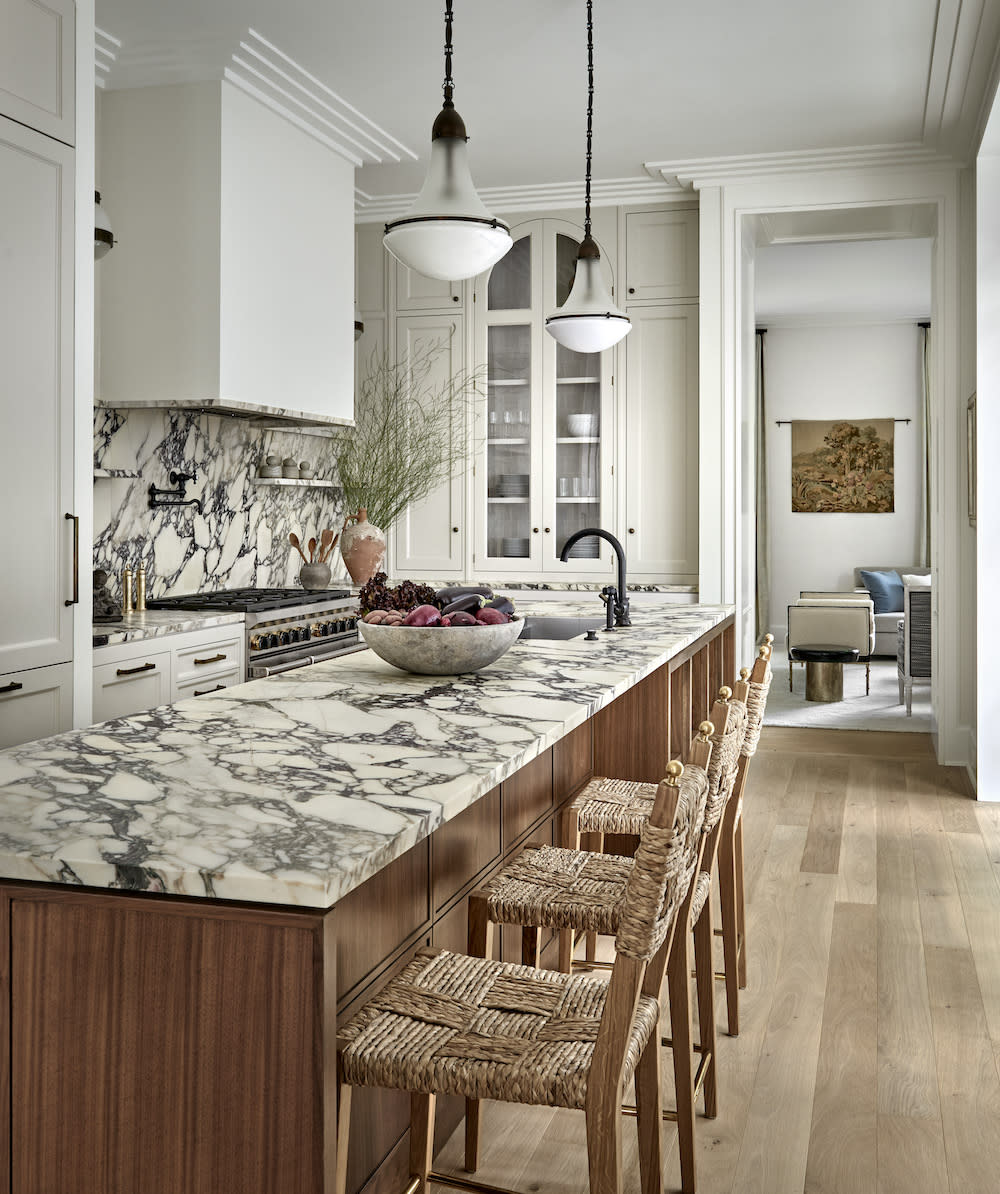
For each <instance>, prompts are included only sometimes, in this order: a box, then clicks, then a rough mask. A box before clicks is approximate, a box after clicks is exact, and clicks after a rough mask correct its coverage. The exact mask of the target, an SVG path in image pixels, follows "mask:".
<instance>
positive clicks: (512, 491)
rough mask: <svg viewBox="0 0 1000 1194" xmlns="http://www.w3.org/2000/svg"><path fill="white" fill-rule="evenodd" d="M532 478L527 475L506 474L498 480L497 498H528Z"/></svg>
mask: <svg viewBox="0 0 1000 1194" xmlns="http://www.w3.org/2000/svg"><path fill="white" fill-rule="evenodd" d="M529 481H530V478H529V476H528V474H527V473H505V474H504V475H503V476H502V477H498V478H497V497H524V498H526V497H527V496H528V486H529Z"/></svg>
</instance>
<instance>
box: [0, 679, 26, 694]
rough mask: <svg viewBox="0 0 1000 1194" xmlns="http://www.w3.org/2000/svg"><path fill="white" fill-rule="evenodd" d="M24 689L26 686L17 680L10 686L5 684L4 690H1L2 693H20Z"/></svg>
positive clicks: (12, 681)
mask: <svg viewBox="0 0 1000 1194" xmlns="http://www.w3.org/2000/svg"><path fill="white" fill-rule="evenodd" d="M23 687H24V685H23V684H21V683H19V682H18V681H17V680H11V682H10V683H9V684H5V685H4V686H3V688H0V692H19V691H20V690H21V689H22V688H23Z"/></svg>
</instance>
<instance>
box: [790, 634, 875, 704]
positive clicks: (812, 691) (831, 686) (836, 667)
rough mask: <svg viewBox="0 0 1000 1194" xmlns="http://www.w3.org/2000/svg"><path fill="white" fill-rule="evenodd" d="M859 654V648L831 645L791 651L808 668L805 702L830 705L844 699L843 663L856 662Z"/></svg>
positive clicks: (791, 657) (808, 645)
mask: <svg viewBox="0 0 1000 1194" xmlns="http://www.w3.org/2000/svg"><path fill="white" fill-rule="evenodd" d="M860 655H861V652H860V651H859V650H858V649H857V647H838V646H835V645H831V644H829V643H804V644H803V645H802V646H801V647H792V648H791V650H790V651H789V652H788V658H789V659H795V660H798V661H800V662H802V663H804V664H805V665H806V700H807V701H825V702H828V703H829V702H831V701H842V700H843V699H844V664H845V663H857V661H858V658H859V656H860Z"/></svg>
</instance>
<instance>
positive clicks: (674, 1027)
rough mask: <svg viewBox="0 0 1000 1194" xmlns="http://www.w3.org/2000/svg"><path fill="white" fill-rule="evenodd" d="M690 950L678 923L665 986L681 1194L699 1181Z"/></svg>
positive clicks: (692, 1189) (692, 1190)
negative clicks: (668, 1000) (695, 1129)
mask: <svg viewBox="0 0 1000 1194" xmlns="http://www.w3.org/2000/svg"><path fill="white" fill-rule="evenodd" d="M690 952H691V951H690V949H689V947H688V933H687V932H686V931H684V930H683V929H682V927H681V925H678V926H677V929H676V930H675V933H674V945H673V949H672V950H671V952H670V962H669V964H668V966H667V990H668V992H669V995H670V1035H671V1038H672V1039H673V1062H674V1086H675V1087H676V1097H677V1144H678V1148H679V1151H680V1158H681V1190H682V1191H683V1192H684V1194H695V1189H696V1187H697V1184H698V1177H697V1168H696V1165H695V1151H694V1072H693V1067H692V1063H691V1054H692V1049H691V1044H692V1042H691V986H690V983H691V979H690V977H689V972H690V970H691V958H690Z"/></svg>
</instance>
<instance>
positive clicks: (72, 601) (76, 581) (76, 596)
mask: <svg viewBox="0 0 1000 1194" xmlns="http://www.w3.org/2000/svg"><path fill="white" fill-rule="evenodd" d="M65 517H66V519H67V520H68V521H70V522H72V523H73V596H72V597H67V598H66V600H65V601H64V602H63V605H78V604H79V602H80V518H79V515H76V514H67V515H66V516H65Z"/></svg>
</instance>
